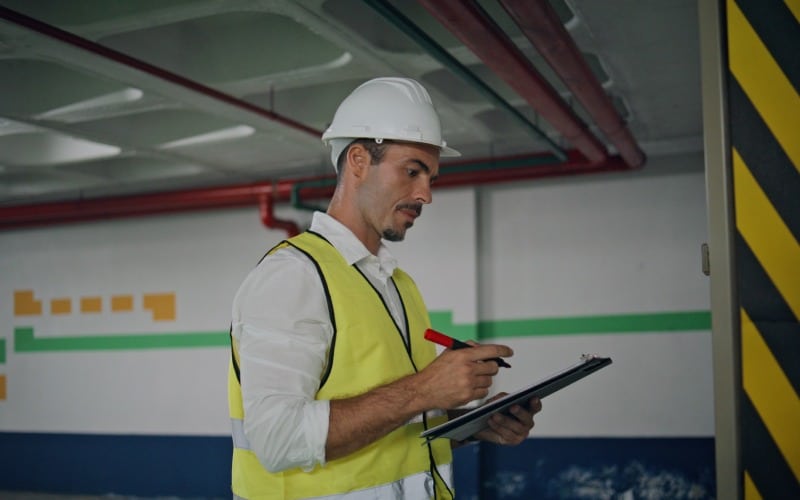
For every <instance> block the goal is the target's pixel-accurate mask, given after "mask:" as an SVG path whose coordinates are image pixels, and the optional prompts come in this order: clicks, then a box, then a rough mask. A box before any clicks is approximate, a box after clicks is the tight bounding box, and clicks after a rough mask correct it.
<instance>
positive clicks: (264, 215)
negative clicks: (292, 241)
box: [258, 193, 300, 238]
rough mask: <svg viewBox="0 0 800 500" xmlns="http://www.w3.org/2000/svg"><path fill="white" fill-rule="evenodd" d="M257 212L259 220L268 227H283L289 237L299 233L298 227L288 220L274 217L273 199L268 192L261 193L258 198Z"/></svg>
mask: <svg viewBox="0 0 800 500" xmlns="http://www.w3.org/2000/svg"><path fill="white" fill-rule="evenodd" d="M258 208H259V210H258V212H259V215H260V216H261V222H262V223H263V224H264V225H265V226H266V227H268V228H270V229H283V230H284V231H286V236H287V237H288V238H291V237H292V236H297V235H298V234H300V228H299V227H297V224H295V223H294V222H292V221H290V220H283V219H278V218H276V217H275V199H274V198H273V196H272V195H271V194H269V193H263V194H261V196H259V199H258Z"/></svg>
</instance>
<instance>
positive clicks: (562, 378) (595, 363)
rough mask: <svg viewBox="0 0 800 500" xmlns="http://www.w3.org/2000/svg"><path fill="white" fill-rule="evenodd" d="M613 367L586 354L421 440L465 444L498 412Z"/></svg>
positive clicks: (609, 360)
mask: <svg viewBox="0 0 800 500" xmlns="http://www.w3.org/2000/svg"><path fill="white" fill-rule="evenodd" d="M610 364H611V358H606V357H602V356H597V355H586V354H584V355H583V356H581V361H580V362H579V363H576V364H575V365H572V366H570V367H568V368H565V369H564V370H561V371H559V372H557V373H554V374H552V375H550V376H549V377H546V378H544V379H542V380H539V381H538V382H536V383H534V384H532V385H529V386H527V387H524V388H522V389H520V390H518V391H516V392H513V393H511V394H507V395H506V396H503V397H502V398H500V399H497V400H495V401H492V402H491V403H487V404H485V405H483V406H479V407H477V408H475V409H474V410H471V411H469V412H467V413H465V414H463V415H460V416H458V417H456V418H454V419H453V420H449V421H447V422H445V423H443V424H441V425H437V426H436V427H433V428H430V429H428V430H426V431H425V432H423V433H422V434H420V437H421V438H425V439H426V440H427V441H430V440H432V439H436V438H440V437H443V438H449V439H454V440H456V441H463V440H465V439H467V438H468V437H470V436H472V435H473V434H475V433H476V432H480V431H482V430H483V429H485V428H486V427H488V424H487V423H486V422H487V421H488V420H489V417H491V416H492V415H494V414H495V413H497V412H504V411H508V408H510V407H511V406H513V405H515V404H521V403H524V402H526V401H528V400H530V399H531V398H534V397H536V398H539V399H542V398H544V397H545V396H549V395H550V394H553V393H554V392H556V391H558V390H561V389H563V388H564V387H566V386H568V385H570V384H572V383H574V382H577V381H578V380H580V379H582V378H584V377H587V376H589V375H591V374H592V373H594V372H596V371H597V370H599V369H600V368H603V367H604V366H608V365H610Z"/></svg>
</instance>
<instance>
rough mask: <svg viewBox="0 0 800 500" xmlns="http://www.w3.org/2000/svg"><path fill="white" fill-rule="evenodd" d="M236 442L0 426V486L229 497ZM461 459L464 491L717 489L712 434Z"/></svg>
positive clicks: (701, 493)
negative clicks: (7, 429) (13, 429)
mask: <svg viewBox="0 0 800 500" xmlns="http://www.w3.org/2000/svg"><path fill="white" fill-rule="evenodd" d="M231 449H232V448H231V439H230V437H228V436H146V435H124V436H120V435H95V434H46V433H8V432H5V433H3V432H0V491H34V492H40V493H69V494H84V495H106V494H117V495H133V496H143V497H153V496H171V497H177V498H192V499H194V500H197V499H199V498H230V486H229V484H230V465H231ZM454 467H455V485H456V490H457V495H458V498H459V499H460V500H470V499H482V500H487V499H494V498H509V499H512V498H524V499H529V498H537V499H542V498H543V499H548V498H577V497H581V498H588V497H586V496H585V494H587V493H588V492H591V493H592V496H591V498H617V497H623V498H626V495H627V496H630V497H631V498H690V497H691V498H696V499H712V498H714V497H715V491H716V488H715V483H714V439H713V437H700V438H533V439H528V440H527V441H525V442H524V443H523V444H521V445H520V446H516V447H501V446H494V445H488V444H472V445H468V446H464V447H461V448H459V449H457V450H455V464H454ZM690 493H691V496H690ZM581 495H584V496H581Z"/></svg>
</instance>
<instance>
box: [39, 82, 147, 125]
mask: <svg viewBox="0 0 800 500" xmlns="http://www.w3.org/2000/svg"><path fill="white" fill-rule="evenodd" d="M143 95H144V92H142V91H141V90H139V89H134V88H127V89H125V90H120V91H119V92H112V93H110V94H104V95H101V96H98V97H93V98H91V99H86V100H84V101H78V102H75V103H72V104H67V105H66V106H61V107H60V108H55V109H51V110H50V111H45V112H44V113H41V114H39V115H36V117H35V118H37V119H45V118H46V119H51V120H52V119H59V118H61V119H64V118H66V117H68V116H69V115H72V114H76V113H82V112H85V111H89V110H93V109H98V108H105V107H108V106H114V105H119V104H126V103H129V102H134V101H138V100H139V99H141V98H142V96H143Z"/></svg>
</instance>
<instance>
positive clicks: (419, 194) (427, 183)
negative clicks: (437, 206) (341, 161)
mask: <svg viewBox="0 0 800 500" xmlns="http://www.w3.org/2000/svg"><path fill="white" fill-rule="evenodd" d="M438 175H439V148H437V147H435V146H429V145H426V144H415V143H403V142H397V143H391V144H390V145H389V146H388V148H387V149H386V152H385V153H384V156H383V159H382V160H381V162H380V163H379V164H378V165H371V166H370V167H369V173H368V175H367V177H366V179H365V181H364V183H363V184H362V186H361V189H360V195H359V202H360V209H361V213H362V217H364V219H365V220H366V221H367V223H368V224H369V225H370V227H371V228H372V229H373V230H374V231H376V232H377V233H378V234H379V235H380V236H381V237H382V238H384V239H386V240H388V241H401V240H402V239H403V238H404V237H405V235H406V230H407V229H408V228H410V227H411V226H412V225H413V224H414V220H415V219H416V218H417V217H419V215H420V214H421V213H422V205H425V204H428V203H430V202H431V184H432V182H433V181H434V180H435V179H436V177H437V176H438Z"/></svg>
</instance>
